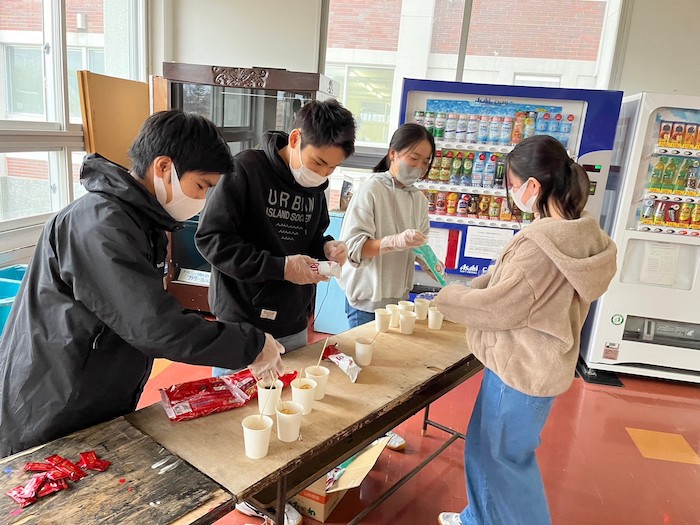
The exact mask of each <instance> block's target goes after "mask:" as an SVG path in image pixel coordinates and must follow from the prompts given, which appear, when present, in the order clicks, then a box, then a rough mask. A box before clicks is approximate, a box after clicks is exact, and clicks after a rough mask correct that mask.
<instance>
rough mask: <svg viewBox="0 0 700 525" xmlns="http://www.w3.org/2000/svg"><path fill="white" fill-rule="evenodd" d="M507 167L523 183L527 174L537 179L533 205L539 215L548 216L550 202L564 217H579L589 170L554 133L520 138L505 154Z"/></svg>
mask: <svg viewBox="0 0 700 525" xmlns="http://www.w3.org/2000/svg"><path fill="white" fill-rule="evenodd" d="M506 171H507V172H508V173H509V174H510V175H512V176H513V177H515V178H517V179H518V180H519V181H521V182H523V183H524V182H525V181H526V180H527V179H529V178H533V179H535V180H537V181H538V182H539V183H540V186H541V189H540V191H539V193H538V195H537V202H536V203H535V206H534V208H535V209H536V210H537V211H539V213H540V215H541V216H542V217H550V216H551V210H550V204H554V205H555V206H556V209H557V211H558V212H559V213H561V215H562V217H564V218H565V219H578V218H580V217H581V212H582V211H583V208H584V206H586V202H587V201H588V192H589V188H590V180H589V178H588V174H587V173H586V170H584V169H583V168H582V167H581V166H580V165H578V164H577V163H576V162H574V160H573V159H571V158H569V154H568V153H567V152H566V149H565V148H564V146H562V144H561V142H559V141H558V140H557V139H555V138H554V137H550V136H549V135H535V136H534V137H529V138H526V139H525V140H523V141H522V142H520V143H519V144H518V145H516V146H515V147H514V148H513V150H512V151H511V152H510V153H508V155H506ZM506 187H507V185H506ZM550 200H551V201H552V202H550Z"/></svg>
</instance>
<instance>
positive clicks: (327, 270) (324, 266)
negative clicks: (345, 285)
mask: <svg viewBox="0 0 700 525" xmlns="http://www.w3.org/2000/svg"><path fill="white" fill-rule="evenodd" d="M309 268H311V271H312V272H315V273H317V274H319V275H323V276H325V277H335V278H336V279H340V274H341V271H342V270H341V268H340V265H339V264H338V263H337V262H335V261H318V262H315V263H311V264H310V265H309Z"/></svg>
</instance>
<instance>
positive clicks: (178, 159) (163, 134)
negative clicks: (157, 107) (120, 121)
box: [129, 109, 233, 179]
mask: <svg viewBox="0 0 700 525" xmlns="http://www.w3.org/2000/svg"><path fill="white" fill-rule="evenodd" d="M160 156H166V157H170V158H171V159H172V161H173V164H174V165H175V168H176V169H177V171H178V173H179V174H180V176H182V174H184V173H186V172H188V171H195V172H197V171H200V172H212V173H222V174H223V173H230V172H232V171H233V157H232V156H231V150H230V149H229V147H228V144H226V141H225V140H224V138H223V137H222V136H221V133H220V132H219V130H218V129H217V127H216V126H215V125H214V124H213V123H212V122H211V121H210V120H208V119H206V118H205V117H203V116H201V115H197V114H196V113H185V112H184V111H182V110H179V109H171V110H168V111H159V112H158V113H154V114H153V115H151V116H150V117H148V119H147V120H146V122H144V124H143V126H141V130H140V131H139V134H138V136H137V137H136V139H135V140H134V142H133V143H132V144H131V147H130V148H129V158H130V159H131V164H132V166H131V169H132V171H133V173H135V174H136V176H138V177H139V178H141V179H143V178H144V177H145V176H146V173H147V171H148V168H149V166H150V165H151V164H152V163H153V161H154V160H155V158H156V157H160Z"/></svg>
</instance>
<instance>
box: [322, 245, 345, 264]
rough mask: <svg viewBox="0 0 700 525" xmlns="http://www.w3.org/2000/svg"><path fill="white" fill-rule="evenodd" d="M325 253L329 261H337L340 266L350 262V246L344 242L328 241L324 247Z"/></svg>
mask: <svg viewBox="0 0 700 525" xmlns="http://www.w3.org/2000/svg"><path fill="white" fill-rule="evenodd" d="M323 253H324V254H325V255H326V259H328V260H329V261H335V262H337V263H338V264H339V265H340V266H342V265H344V264H345V261H347V260H348V246H347V244H345V243H344V242H343V241H328V242H327V243H326V244H324V245H323Z"/></svg>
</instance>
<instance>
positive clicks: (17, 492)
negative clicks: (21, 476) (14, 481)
mask: <svg viewBox="0 0 700 525" xmlns="http://www.w3.org/2000/svg"><path fill="white" fill-rule="evenodd" d="M23 490H24V487H23V486H22V485H20V486H19V487H15V488H13V489H10V490H8V491H7V492H6V494H7V495H8V496H10V497H11V498H12V499H13V500H15V501H16V502H17V503H18V504H19V506H20V507H22V508H24V507H26V506H27V505H31V504H32V503H34V502H35V501H36V498H23V497H22V496H21V494H22V491H23Z"/></svg>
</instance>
